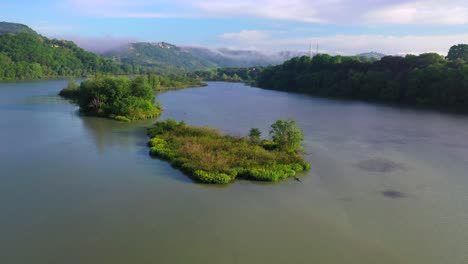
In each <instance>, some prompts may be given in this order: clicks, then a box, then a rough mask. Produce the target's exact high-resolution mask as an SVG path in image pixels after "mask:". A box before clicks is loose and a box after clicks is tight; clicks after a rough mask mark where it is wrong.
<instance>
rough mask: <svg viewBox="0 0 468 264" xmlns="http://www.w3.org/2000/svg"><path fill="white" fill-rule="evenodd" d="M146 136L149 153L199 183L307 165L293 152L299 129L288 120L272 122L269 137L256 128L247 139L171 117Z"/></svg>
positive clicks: (272, 176)
mask: <svg viewBox="0 0 468 264" xmlns="http://www.w3.org/2000/svg"><path fill="white" fill-rule="evenodd" d="M148 135H149V137H150V138H151V139H150V141H149V142H148V146H149V147H150V155H151V156H153V157H157V158H160V159H164V160H167V161H169V162H170V163H171V164H172V165H173V166H174V167H176V168H178V169H180V170H182V171H183V172H184V173H186V174H187V175H188V176H190V177H191V178H192V179H194V180H195V181H197V182H201V183H210V184H227V183H230V182H232V181H234V180H235V179H236V178H244V179H251V180H256V181H270V182H277V181H279V180H282V179H286V178H288V177H293V176H295V175H296V173H298V172H301V171H304V170H308V169H309V168H310V164H309V163H307V162H306V161H305V160H304V159H303V158H302V157H301V156H300V155H299V153H300V152H301V150H302V147H301V142H302V141H303V136H302V130H301V129H299V128H298V127H297V126H296V124H295V122H294V121H293V120H278V121H276V122H275V123H274V124H273V125H272V126H271V131H270V135H271V136H272V140H261V132H260V130H258V129H256V128H252V129H251V130H250V135H249V137H248V138H247V137H234V136H232V135H224V134H222V133H221V132H220V131H219V130H217V129H213V128H207V127H195V126H189V125H187V124H186V123H185V122H183V121H181V122H177V121H175V120H173V119H168V120H164V121H159V122H156V124H155V125H154V126H153V127H151V128H149V129H148ZM296 179H298V178H296Z"/></svg>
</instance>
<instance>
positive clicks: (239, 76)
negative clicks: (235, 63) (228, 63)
mask: <svg viewBox="0 0 468 264" xmlns="http://www.w3.org/2000/svg"><path fill="white" fill-rule="evenodd" d="M263 69H264V67H250V68H221V69H210V70H203V71H195V72H192V73H191V74H190V76H192V77H195V78H198V79H202V80H204V81H222V82H246V83H254V82H255V81H256V80H257V78H258V77H259V75H260V73H261V72H262V71H263Z"/></svg>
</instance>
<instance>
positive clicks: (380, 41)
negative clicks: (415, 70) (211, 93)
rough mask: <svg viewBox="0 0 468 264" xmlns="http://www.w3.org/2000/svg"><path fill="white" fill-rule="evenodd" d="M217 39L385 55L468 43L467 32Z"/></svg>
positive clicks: (259, 33) (274, 48)
mask: <svg viewBox="0 0 468 264" xmlns="http://www.w3.org/2000/svg"><path fill="white" fill-rule="evenodd" d="M246 32H247V33H246ZM251 34H254V35H257V36H261V37H258V38H257V39H256V40H255V41H252V39H248V37H247V36H248V35H251ZM226 36H229V38H226ZM220 38H221V41H222V42H221V43H222V44H223V45H230V46H231V47H232V48H239V49H245V48H255V49H259V50H271V51H281V50H297V51H304V52H307V51H308V49H309V45H310V44H313V45H315V44H319V46H320V51H321V52H326V53H332V54H347V55H352V54H357V53H361V52H367V51H377V52H382V53H385V54H407V53H416V54H418V53H425V52H437V53H440V54H446V53H447V51H448V49H449V48H450V47H451V46H452V45H455V44H459V43H468V34H453V35H435V36H432V35H426V36H415V35H407V36H384V35H377V36H376V35H333V36H324V37H305V38H281V37H278V35H275V33H274V32H267V31H263V32H262V31H255V30H250V31H241V32H239V33H227V34H223V35H221V36H220ZM227 40H228V41H227Z"/></svg>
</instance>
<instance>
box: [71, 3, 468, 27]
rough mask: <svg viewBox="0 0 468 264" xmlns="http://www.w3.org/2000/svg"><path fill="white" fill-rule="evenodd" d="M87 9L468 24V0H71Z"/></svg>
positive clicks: (113, 13) (114, 13)
mask: <svg viewBox="0 0 468 264" xmlns="http://www.w3.org/2000/svg"><path fill="white" fill-rule="evenodd" d="M64 5H65V6H64V7H65V8H68V9H72V10H73V11H74V12H77V13H79V14H81V15H90V16H103V17H127V18H128V17H134V18H164V17H230V18H264V19H272V20H287V21H299V22H313V23H355V24H368V23H383V24H395V23H396V24H449V25H451V24H468V1H466V0H449V1H442V0H360V1H359V0H314V1H312V0H237V1H232V0H198V1H195V0H172V1H170V2H168V1H164V0H131V1H128V0H66V2H64Z"/></svg>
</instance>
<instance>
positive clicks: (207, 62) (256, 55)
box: [103, 42, 293, 72]
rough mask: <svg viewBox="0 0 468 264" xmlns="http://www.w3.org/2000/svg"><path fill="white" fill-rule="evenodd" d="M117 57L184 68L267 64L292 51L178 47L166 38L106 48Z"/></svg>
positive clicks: (165, 67)
mask: <svg viewBox="0 0 468 264" xmlns="http://www.w3.org/2000/svg"><path fill="white" fill-rule="evenodd" d="M103 55H104V56H106V57H109V58H112V59H114V60H116V61H120V62H125V63H131V64H140V65H143V66H145V67H153V68H154V70H156V71H166V72H167V71H169V72H182V71H193V70H203V69H210V68H225V67H250V66H268V65H272V64H279V63H282V62H283V61H285V60H287V59H290V58H291V57H293V54H292V53H278V54H274V55H267V54H263V53H260V52H257V51H249V50H231V49H208V48H202V47H179V46H176V45H173V44H169V43H165V42H156V43H146V42H138V43H132V44H129V45H127V46H125V47H123V48H121V49H119V50H114V51H110V52H106V53H104V54H103Z"/></svg>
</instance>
